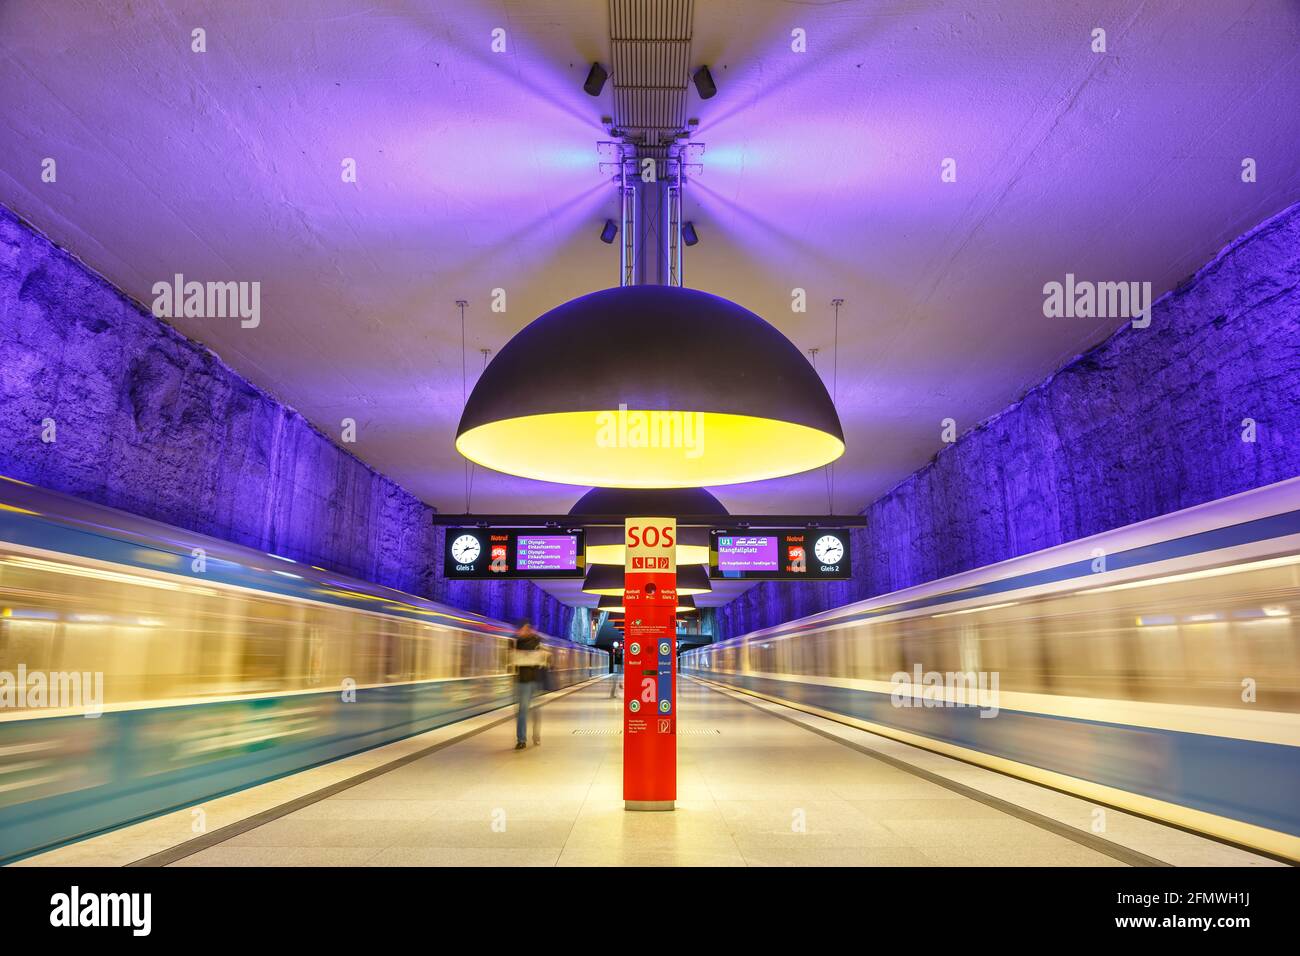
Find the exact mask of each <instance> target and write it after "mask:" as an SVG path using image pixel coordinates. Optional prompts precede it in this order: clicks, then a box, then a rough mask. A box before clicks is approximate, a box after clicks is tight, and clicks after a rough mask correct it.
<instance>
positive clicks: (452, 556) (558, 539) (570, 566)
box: [442, 528, 587, 580]
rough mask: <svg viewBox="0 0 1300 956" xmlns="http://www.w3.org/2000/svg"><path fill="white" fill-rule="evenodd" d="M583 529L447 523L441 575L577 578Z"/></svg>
mask: <svg viewBox="0 0 1300 956" xmlns="http://www.w3.org/2000/svg"><path fill="white" fill-rule="evenodd" d="M583 545H584V542H583V534H582V531H581V530H580V529H579V530H574V531H559V530H551V529H548V528H448V529H447V537H446V543H445V545H444V551H443V562H442V573H443V576H444V577H446V578H451V579H458V578H459V579H464V580H482V579H487V578H581V577H582V576H583V574H584V573H585V572H586V570H587V559H586V551H585V548H584V546H583Z"/></svg>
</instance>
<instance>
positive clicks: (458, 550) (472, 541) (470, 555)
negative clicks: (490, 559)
mask: <svg viewBox="0 0 1300 956" xmlns="http://www.w3.org/2000/svg"><path fill="white" fill-rule="evenodd" d="M482 550H483V549H482V546H481V545H479V543H478V538H476V537H474V536H473V535H472V534H462V535H461V536H460V537H459V538H457V539H456V540H455V541H453V542H452V543H451V556H452V557H453V558H455V559H456V561H457V562H458V563H460V564H473V563H474V562H475V561H476V560H477V559H478V556H479V552H480V551H482Z"/></svg>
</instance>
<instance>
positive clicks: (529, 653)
mask: <svg viewBox="0 0 1300 956" xmlns="http://www.w3.org/2000/svg"><path fill="white" fill-rule="evenodd" d="M510 663H511V665H512V666H513V667H514V669H515V699H516V701H517V702H518V704H519V716H518V717H517V718H516V720H515V749H516V750H523V749H525V748H526V747H527V746H528V711H529V710H532V712H533V744H534V745H536V746H538V747H540V746H541V745H542V716H541V710H540V708H538V707H535V706H534V705H533V702H534V701H535V700H536V699H537V695H538V694H540V693H541V692H542V689H543V685H544V683H545V680H546V669H547V668H548V667H549V666H550V663H551V655H550V654H549V653H548V652H547V650H546V648H545V647H543V646H542V639H541V638H540V637H538V635H537V632H536V631H534V630H533V625H532V623H531V622H530V621H522V622H520V624H519V629H518V630H517V631H515V649H514V653H513V654H512V655H511V660H510Z"/></svg>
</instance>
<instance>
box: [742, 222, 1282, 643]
mask: <svg viewBox="0 0 1300 956" xmlns="http://www.w3.org/2000/svg"><path fill="white" fill-rule="evenodd" d="M1029 320H1030V321H1038V322H1041V321H1068V320H1061V319H1054V320H1044V319H1043V318H1042V317H1041V316H1039V315H1035V316H1033V317H1031V319H1029ZM1245 419H1253V420H1254V421H1255V429H1256V433H1255V439H1256V440H1255V441H1253V442H1248V441H1243V433H1244V432H1245V429H1246V426H1245V425H1244V424H1243V421H1244V420H1245ZM936 427H938V426H937V424H936ZM1297 474H1300V204H1297V205H1294V206H1291V207H1290V208H1288V209H1286V210H1284V211H1283V212H1281V213H1279V214H1278V215H1276V216H1274V217H1273V218H1271V219H1269V220H1268V221H1266V222H1264V223H1263V224H1261V225H1260V226H1258V227H1256V228H1255V229H1253V230H1252V231H1251V232H1249V233H1247V234H1246V235H1244V236H1242V237H1240V238H1239V239H1237V240H1235V241H1234V242H1233V243H1231V244H1230V245H1229V246H1228V247H1226V248H1225V249H1224V250H1223V251H1222V252H1220V253H1219V255H1218V256H1217V257H1215V259H1214V260H1213V261H1212V262H1210V263H1208V264H1207V265H1206V266H1204V267H1203V268H1201V269H1200V270H1199V271H1198V272H1197V273H1196V275H1194V276H1193V277H1192V278H1191V279H1190V280H1188V281H1187V282H1185V283H1183V284H1182V285H1181V286H1180V287H1179V288H1178V289H1176V290H1174V291H1173V292H1171V293H1169V294H1168V295H1165V296H1163V297H1162V298H1161V299H1160V301H1159V302H1157V303H1155V306H1154V309H1153V312H1152V321H1151V325H1150V327H1149V328H1146V329H1135V328H1132V327H1131V325H1129V324H1128V323H1125V324H1124V325H1123V326H1122V327H1121V328H1120V329H1119V330H1118V331H1116V332H1115V334H1114V335H1112V336H1111V337H1110V338H1109V339H1107V340H1106V341H1105V342H1103V343H1101V344H1100V345H1098V346H1097V347H1095V348H1093V349H1092V350H1090V351H1089V352H1087V353H1085V354H1084V355H1082V356H1079V357H1078V358H1075V359H1074V360H1073V361H1071V362H1069V363H1068V364H1066V365H1065V366H1064V367H1063V368H1061V369H1060V370H1059V371H1057V372H1056V373H1055V374H1053V375H1052V376H1051V377H1050V378H1048V379H1047V380H1046V381H1044V382H1042V383H1041V384H1039V385H1037V386H1035V387H1034V388H1033V389H1032V390H1031V391H1030V392H1029V394H1027V395H1026V396H1025V397H1024V398H1023V399H1022V400H1021V401H1020V402H1018V403H1017V404H1015V405H1012V406H1011V407H1010V408H1007V409H1006V410H1005V411H1003V412H1001V413H1000V414H998V415H997V416H995V417H994V418H992V419H990V420H989V421H987V422H985V423H983V424H982V425H980V426H979V427H977V428H975V429H973V430H972V431H970V432H968V433H967V434H965V435H963V436H962V437H961V438H960V439H959V440H958V441H957V442H956V443H955V444H953V445H951V446H949V447H947V448H945V449H944V450H943V451H941V452H940V453H939V454H938V455H937V456H936V457H935V459H934V460H932V461H931V462H930V463H929V464H928V465H926V466H925V467H924V468H922V469H920V470H919V471H917V472H916V473H915V474H913V475H911V476H910V477H908V478H907V479H905V480H904V481H902V482H901V483H900V484H898V485H897V486H896V487H895V488H894V489H893V490H891V491H890V492H889V493H888V494H886V495H884V496H883V497H881V498H880V499H879V500H877V501H876V502H874V503H873V504H871V505H869V506H868V507H867V508H866V509H864V511H863V514H864V515H866V517H867V519H868V524H867V527H866V528H865V529H863V530H862V531H860V532H855V535H854V543H853V561H854V573H855V579H854V580H853V581H852V582H851V585H811V586H809V585H803V586H796V585H784V584H771V583H768V584H761V585H759V586H758V587H756V588H753V589H752V590H750V591H748V592H746V593H745V594H744V595H742V596H741V597H740V598H738V599H737V600H735V601H733V602H731V604H729V605H727V606H726V607H725V608H721V609H719V613H718V623H719V630H720V633H721V636H723V637H729V636H732V635H735V634H743V633H745V632H746V631H749V630H753V629H755V628H758V627H767V626H770V625H773V624H778V623H781V622H784V621H788V620H791V619H793V618H797V617H800V616H802V615H804V614H809V613H814V612H816V611H819V610H824V609H826V608H829V607H835V606H837V605H840V604H846V603H849V602H851V601H855V600H861V599H863V598H867V597H873V596H875V595H878V594H885V593H888V592H890V591H896V590H898V589H900V588H905V587H911V586H912V585H916V584H920V583H923V582H925V581H931V580H934V579H936V578H941V577H945V576H947V575H950V574H956V573H957V572H959V571H965V570H969V569H971V568H975V567H980V566H983V565H987V564H992V563H994V562H997V561H1002V560H1005V559H1007V558H1011V557H1015V556H1017V555H1021V554H1026V553H1028V552H1031V551H1037V550H1040V549H1042V548H1047V547H1051V546H1053V545H1056V544H1061V543H1063V542H1066V541H1072V540H1075V539H1077V538H1082V537H1087V536H1088V535H1092V534H1098V533H1100V532H1102V531H1107V530H1109V529H1111V528H1117V527H1122V526H1124V525H1127V524H1131V523H1133V522H1135V521H1142V520H1144V519H1146V518H1152V517H1155V516H1157V515H1161V514H1167V513H1169V512H1171V511H1178V510H1180V509H1182V508H1188V507H1191V506H1192V505H1196V504H1200V503H1202V502H1205V501H1211V500H1214V499H1216V498H1222V497H1226V496H1228V495H1232V494H1236V493H1238V492H1242V491H1247V490H1249V489H1251V488H1256V487H1259V486H1260V485H1266V484H1270V483H1271V482H1275V481H1281V480H1283V479H1285V478H1291V477H1294V476H1296V475H1297Z"/></svg>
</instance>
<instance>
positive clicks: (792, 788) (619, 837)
mask: <svg viewBox="0 0 1300 956" xmlns="http://www.w3.org/2000/svg"><path fill="white" fill-rule="evenodd" d="M609 686H610V685H609V680H608V679H606V680H602V681H598V682H596V683H595V684H593V685H591V686H588V687H586V688H583V689H581V690H579V691H577V692H575V693H573V694H570V695H569V696H566V697H563V698H561V699H558V700H555V701H553V702H552V703H550V704H549V705H548V706H546V707H545V708H544V709H543V711H544V717H543V721H544V722H543V737H542V746H541V747H532V746H530V747H529V748H528V749H527V750H524V751H516V750H514V749H513V744H514V733H513V730H514V728H513V722H507V723H500V724H497V725H495V726H492V727H490V728H489V729H487V730H485V731H484V732H482V733H480V734H477V735H476V736H473V737H470V738H469V739H466V740H462V741H459V742H457V743H454V744H451V745H450V746H447V747H445V748H444V749H441V750H439V751H437V752H435V753H432V754H429V755H427V756H424V757H421V758H419V759H417V760H415V761H413V762H411V763H408V764H406V765H404V766H400V767H398V768H396V769H394V770H391V771H389V772H386V773H383V774H381V775H379V776H376V777H373V778H372V779H369V780H366V781H365V782H362V783H359V784H357V785H355V786H350V787H348V788H347V789H344V790H342V791H340V792H338V793H336V794H333V795H331V796H328V797H326V798H324V799H321V800H318V801H316V802H313V803H310V804H308V805H307V806H303V807H301V808H300V809H297V810H294V811H293V812H290V813H288V814H286V815H284V816H280V817H279V818H278V819H273V820H270V821H269V822H265V823H262V824H261V825H258V826H255V827H253V828H251V829H247V830H246V831H244V832H242V833H239V834H238V835H235V836H233V837H232V838H230V839H228V840H226V841H224V842H222V843H220V844H218V845H214V846H210V847H207V848H205V849H201V850H199V851H198V852H194V853H191V854H190V855H187V856H184V857H183V858H181V859H178V860H176V861H175V862H173V863H172V864H171V865H177V866H209V865H217V866H238V865H253V866H268V865H281V866H283V865H308V866H310V865H317V866H398V865H424V866H428V865H467V864H485V865H505V866H518V865H535V866H554V865H561V866H564V865H654V866H662V865H723V866H727V865H731V866H744V865H783V864H784V865H827V864H831V865H835V864H838V865H851V866H880V865H895V866H896V865H904V866H927V865H929V866H932V865H999V864H1000V865H1021V866H1030V865H1063V866H1120V865H1124V862H1122V860H1120V859H1116V858H1114V857H1113V856H1111V855H1107V854H1106V853H1103V852H1098V851H1097V850H1096V849H1093V848H1089V847H1088V846H1085V845H1082V844H1081V843H1079V842H1076V841H1075V840H1072V839H1069V838H1067V837H1065V836H1062V835H1060V834H1058V833H1054V832H1049V830H1048V829H1044V828H1043V827H1040V826H1037V825H1035V824H1034V823H1033V822H1029V821H1027V820H1025V819H1020V818H1017V816H1015V815H1012V814H1010V813H1006V812H1003V811H1002V810H999V809H996V808H994V807H992V806H989V805H987V804H985V803H982V802H979V801H977V800H975V799H971V798H970V797H966V796H963V795H961V794H960V793H957V792H954V791H953V790H951V789H948V788H946V787H943V786H940V785H937V784H936V783H933V782H930V781H927V780H925V779H921V778H919V777H917V776H915V775H914V774H912V773H909V772H907V771H906V770H902V769H898V768H897V767H894V766H891V765H889V764H888V763H885V762H882V761H880V760H877V759H874V758H873V757H871V756H868V755H867V754H864V753H861V752H859V751H857V750H854V749H852V748H851V747H848V746H845V745H844V744H843V743H839V742H836V741H834V740H830V739H827V738H825V737H823V736H819V735H818V734H815V733H813V732H812V731H810V730H808V729H805V728H804V727H801V726H799V725H797V724H795V723H791V722H789V721H787V720H783V719H780V718H779V717H777V716H773V715H772V714H770V713H766V712H764V711H763V710H761V709H758V708H755V707H753V706H750V705H748V704H747V703H745V702H744V701H742V700H739V699H736V698H734V697H733V696H730V695H727V694H723V693H720V692H718V691H717V690H714V689H711V688H709V687H706V686H704V685H701V684H699V683H695V682H693V681H689V680H687V681H683V683H682V685H681V689H680V701H679V709H680V712H681V715H682V717H681V727H680V733H681V736H680V739H679V792H678V802H677V809H676V810H675V811H673V812H669V813H630V812H627V811H625V810H624V809H623V805H622V776H621V775H622V769H621V760H622V748H621V741H620V738H619V728H620V713H621V711H620V705H619V702H618V701H616V700H613V699H611V698H610V696H609Z"/></svg>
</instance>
